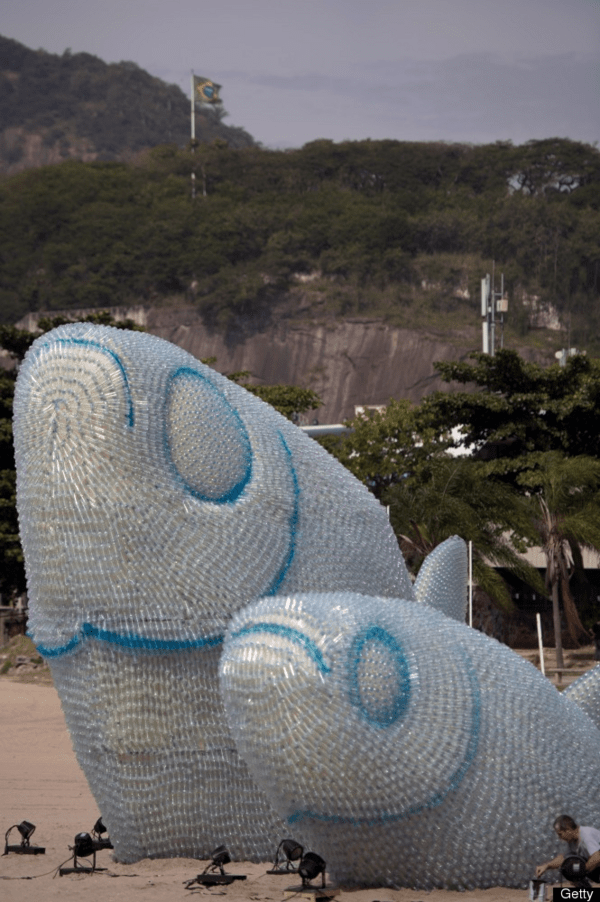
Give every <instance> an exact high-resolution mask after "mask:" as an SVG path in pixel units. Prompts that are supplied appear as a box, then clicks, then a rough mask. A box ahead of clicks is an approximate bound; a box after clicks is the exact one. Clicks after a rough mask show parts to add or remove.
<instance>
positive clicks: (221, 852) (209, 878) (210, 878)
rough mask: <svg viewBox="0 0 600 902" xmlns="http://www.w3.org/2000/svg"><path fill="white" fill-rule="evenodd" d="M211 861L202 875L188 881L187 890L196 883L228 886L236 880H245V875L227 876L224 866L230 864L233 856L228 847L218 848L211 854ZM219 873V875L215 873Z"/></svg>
mask: <svg viewBox="0 0 600 902" xmlns="http://www.w3.org/2000/svg"><path fill="white" fill-rule="evenodd" d="M210 857H211V860H210V861H209V863H208V864H207V865H206V867H205V868H204V870H203V871H202V873H201V874H198V875H197V876H196V877H194V879H193V880H188V881H187V882H186V884H185V888H186V889H190V888H191V887H192V886H193V885H194V883H198V884H201V885H204V886H228V885H229V884H230V883H233V881H234V880H245V879H246V875H245V874H226V873H225V868H224V865H226V864H229V862H230V861H231V855H230V854H229V850H228V849H227V846H217V848H216V849H215V850H214V852H212V853H211V856H210ZM216 871H218V872H219V873H218V874H217V873H215V872H216Z"/></svg>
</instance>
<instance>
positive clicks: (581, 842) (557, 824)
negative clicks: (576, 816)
mask: <svg viewBox="0 0 600 902" xmlns="http://www.w3.org/2000/svg"><path fill="white" fill-rule="evenodd" d="M554 830H555V832H556V835H557V836H558V838H559V839H562V840H563V841H564V842H566V843H567V845H568V846H569V854H570V855H579V856H580V857H581V858H583V860H584V861H585V870H586V874H587V877H588V878H589V879H590V880H593V881H594V882H595V883H598V882H600V830H596V828H595V827H583V826H582V827H580V826H578V825H577V824H576V823H575V821H574V820H573V818H572V817H569V815H568V814H561V816H560V817H557V818H556V820H555V821H554ZM565 858H566V856H565V855H561V854H558V855H557V856H556V857H555V858H553V859H552V861H546V862H545V863H544V864H540V865H538V866H537V868H536V869H535V876H536V877H541V876H542V874H544V873H545V872H546V871H549V870H551V869H552V868H560V866H561V865H562V863H563V862H564V860H565Z"/></svg>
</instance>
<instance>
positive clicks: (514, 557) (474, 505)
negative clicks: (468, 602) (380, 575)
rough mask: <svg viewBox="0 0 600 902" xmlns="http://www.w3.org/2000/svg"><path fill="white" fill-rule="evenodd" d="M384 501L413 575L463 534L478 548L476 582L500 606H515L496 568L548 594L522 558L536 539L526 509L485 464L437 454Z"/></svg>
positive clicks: (475, 556) (475, 570)
mask: <svg viewBox="0 0 600 902" xmlns="http://www.w3.org/2000/svg"><path fill="white" fill-rule="evenodd" d="M383 500H384V503H386V504H389V506H390V521H391V523H392V526H393V528H394V532H395V533H396V536H397V537H398V540H399V542H400V546H401V548H402V550H403V552H404V556H405V558H406V560H407V563H408V565H409V567H410V569H411V570H412V572H413V573H415V574H416V573H418V571H419V569H420V567H421V564H422V563H423V560H424V559H425V557H426V556H427V555H428V554H429V553H430V552H431V551H433V549H434V548H435V547H436V546H437V545H439V544H440V543H441V542H444V541H445V540H446V539H448V538H450V537H451V536H453V535H459V536H460V537H461V538H462V539H464V540H465V541H466V542H469V541H470V542H472V544H473V579H474V581H475V582H476V583H477V584H478V585H479V586H480V587H481V589H483V591H484V592H486V593H487V594H488V595H489V596H490V598H492V599H494V601H495V602H496V603H497V604H498V605H499V606H500V607H502V608H504V609H505V610H510V609H511V607H512V602H511V598H510V594H509V592H508V589H507V587H506V584H505V583H504V581H503V579H502V578H501V577H500V575H499V574H498V571H497V570H496V569H495V568H496V567H504V568H506V569H507V570H509V571H510V572H511V573H512V574H514V575H515V576H517V577H518V578H519V579H522V580H523V581H524V582H526V583H528V584H529V585H530V586H531V587H532V588H534V589H535V590H536V591H538V592H541V593H542V594H543V592H544V585H543V582H542V580H541V578H540V576H539V574H538V572H537V570H535V568H533V567H531V566H529V565H528V564H527V563H526V562H525V560H524V559H523V558H522V557H521V556H520V554H519V553H518V552H519V551H520V552H522V551H524V550H525V542H524V539H526V538H527V537H531V535H532V530H531V523H530V520H529V518H528V511H527V508H526V505H525V503H524V501H523V499H522V498H521V497H520V496H519V495H518V494H517V493H516V492H515V491H513V490H512V489H511V488H509V487H508V486H506V485H503V484H502V483H500V482H497V481H496V480H493V479H490V478H489V477H488V474H487V472H486V468H485V466H484V465H482V464H481V463H480V462H478V461H474V460H472V459H470V458H466V457H450V456H448V455H447V454H438V455H436V456H435V457H432V458H431V459H429V460H428V461H427V462H425V463H423V464H422V465H421V466H420V467H419V468H418V470H417V472H416V473H414V474H412V475H409V476H407V477H406V479H404V480H402V481H401V482H398V483H396V484H395V485H393V486H391V487H390V488H389V489H388V490H387V491H386V492H385V493H384V498H383Z"/></svg>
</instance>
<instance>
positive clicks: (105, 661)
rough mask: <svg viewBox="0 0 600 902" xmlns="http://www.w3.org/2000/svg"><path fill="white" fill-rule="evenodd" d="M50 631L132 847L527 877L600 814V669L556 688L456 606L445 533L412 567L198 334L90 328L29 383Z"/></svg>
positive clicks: (353, 868) (32, 369)
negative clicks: (301, 847)
mask: <svg viewBox="0 0 600 902" xmlns="http://www.w3.org/2000/svg"><path fill="white" fill-rule="evenodd" d="M14 425H15V452H16V458H17V474H18V482H17V489H18V506H19V517H20V525H21V534H22V541H23V548H24V552H25V560H26V566H27V577H28V586H29V595H30V610H31V616H30V631H31V633H32V635H33V637H34V640H35V642H36V644H37V645H38V648H39V649H40V651H41V652H42V653H43V654H44V655H46V657H47V658H48V660H49V661H50V664H51V667H52V673H53V677H54V680H55V684H56V686H57V689H58V691H59V694H60V696H61V700H62V704H63V709H64V711H65V716H66V720H67V724H68V726H69V730H70V732H71V735H72V738H73V743H74V747H75V751H76V753H77V756H78V759H79V761H80V763H81V765H82V767H83V769H84V772H85V773H86V776H87V779H88V781H89V783H90V786H91V788H92V791H93V793H94V795H95V797H96V799H97V801H98V804H99V806H100V810H101V811H102V814H103V817H104V819H105V822H106V824H107V826H108V828H109V830H110V834H111V838H112V839H113V841H114V844H115V851H116V854H117V857H118V858H119V859H120V860H123V861H134V860H136V859H138V858H140V857H142V856H145V855H147V856H176V855H181V856H183V855H189V856H195V857H205V856H207V855H208V854H209V853H210V850H211V849H212V848H214V847H215V846H216V845H219V844H221V843H223V842H224V843H227V844H228V845H229V847H230V850H231V852H232V854H233V856H234V857H236V858H242V857H247V858H252V859H254V860H261V859H262V860H266V859H267V858H268V857H270V855H271V854H272V852H273V850H274V848H275V845H276V843H277V842H278V841H279V839H280V838H282V836H284V835H286V834H289V833H292V834H293V835H294V836H295V837H296V838H297V839H299V840H300V841H301V842H303V843H304V844H305V846H309V847H310V848H312V849H314V850H315V851H317V852H319V854H321V855H323V856H324V857H325V859H326V860H327V863H328V869H329V871H330V874H331V876H332V877H333V878H334V879H336V880H340V881H343V882H345V883H350V884H351V883H354V884H370V885H389V886H414V887H423V888H427V887H434V886H439V887H453V888H457V889H462V888H472V887H486V886H491V885H494V884H499V885H507V886H518V885H523V884H524V883H525V882H526V881H527V880H528V879H529V878H530V877H531V876H532V873H533V867H534V865H535V864H536V863H538V862H541V861H544V860H547V859H548V858H549V857H551V856H552V855H553V853H554V852H555V843H554V841H553V838H552V837H553V834H552V822H553V820H554V818H555V816H556V815H557V814H560V813H563V812H568V813H570V814H571V815H573V816H574V817H575V818H576V819H577V820H579V821H580V822H583V823H594V824H600V802H599V801H598V791H597V787H598V785H599V778H600V757H599V749H600V745H599V743H600V730H599V729H598V727H597V725H596V723H597V722H598V719H599V718H597V717H595V713H596V712H597V710H598V708H599V705H598V690H597V688H596V687H597V683H598V680H597V678H594V677H590V678H587V680H586V681H585V683H584V684H583V688H582V687H581V686H575V687H574V689H573V690H571V691H570V693H569V694H570V695H571V698H568V697H565V694H563V695H562V696H561V695H559V694H558V693H557V692H556V690H555V689H554V688H553V687H552V686H551V684H550V683H548V682H547V681H546V680H545V679H544V678H543V677H542V676H541V675H540V674H539V672H538V671H536V670H535V669H534V668H533V667H532V666H531V665H530V664H528V663H527V662H524V661H522V659H520V658H519V657H518V656H517V655H515V654H514V653H513V652H511V651H510V650H509V649H507V648H505V647H503V646H501V645H499V643H497V642H495V641H494V640H491V639H489V638H487V637H485V636H483V635H481V634H479V633H477V632H476V631H473V630H470V629H469V628H468V627H467V626H466V625H465V624H464V612H465V598H466V591H465V589H466V554H465V549H464V543H462V542H461V540H459V539H456V538H454V539H451V540H449V541H448V542H446V543H444V544H443V545H442V546H440V547H439V548H438V549H436V551H435V552H434V553H433V554H432V555H431V556H430V558H429V559H428V560H427V561H426V562H425V564H424V565H423V567H422V568H421V572H420V574H419V578H418V580H417V582H416V584H415V586H414V587H413V586H412V584H411V581H410V579H409V577H408V574H407V572H406V568H405V566H404V562H403V561H402V559H401V556H400V555H399V553H398V549H397V544H396V542H395V539H394V536H393V534H392V532H391V530H390V528H389V524H388V523H387V518H386V515H385V511H384V510H383V509H382V508H381V507H380V506H379V505H378V503H377V502H376V501H375V500H374V499H373V498H372V497H371V496H370V495H369V494H368V493H367V491H366V489H364V487H363V486H361V485H360V484H359V483H358V482H357V481H356V480H354V478H353V477H351V476H350V474H348V473H347V471H345V470H344V469H343V468H342V467H341V466H340V465H339V464H337V462H336V461H334V460H333V459H332V458H330V457H329V456H328V455H327V454H326V453H325V452H324V451H323V450H322V449H320V448H319V447H318V446H317V445H316V444H315V443H314V442H311V441H310V439H308V438H306V436H304V435H302V434H301V432H300V431H299V430H298V429H296V427H294V426H292V424H290V423H289V422H287V421H286V420H285V419H283V418H282V417H280V416H279V415H278V414H277V413H276V412H275V411H273V410H272V409H271V408H269V407H268V406H267V405H264V404H263V403H262V402H260V401H259V400H258V399H256V398H254V397H253V396H252V395H250V394H248V393H247V392H245V391H244V390H243V389H241V388H240V387H238V386H236V385H235V384H233V383H232V382H230V381H229V380H226V379H225V378H223V377H222V376H219V375H218V374H216V373H215V372H213V371H212V370H210V369H208V368H206V367H204V366H202V364H200V363H198V361H196V360H195V359H194V358H192V357H190V356H189V355H188V354H186V353H185V352H184V351H182V350H181V349H179V348H175V347H173V346H172V345H169V344H168V343H166V342H164V341H161V340H160V339H157V338H154V337H152V336H149V335H143V334H139V333H130V332H123V331H119V330H115V329H111V328H106V327H92V326H87V325H84V324H77V325H72V326H65V327H60V328H59V329H57V330H55V331H54V332H51V333H49V334H48V335H45V336H42V337H41V338H40V339H38V340H37V341H36V343H35V344H34V345H33V347H32V349H31V350H30V352H29V354H28V355H27V357H26V359H25V361H24V363H23V365H22V367H21V371H20V373H19V379H18V383H17V390H16V394H15V424H14Z"/></svg>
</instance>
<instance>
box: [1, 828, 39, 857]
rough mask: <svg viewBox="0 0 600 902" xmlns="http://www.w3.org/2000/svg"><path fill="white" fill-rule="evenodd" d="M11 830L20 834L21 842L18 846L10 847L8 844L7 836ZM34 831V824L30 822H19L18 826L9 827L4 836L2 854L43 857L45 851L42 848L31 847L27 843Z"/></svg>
mask: <svg viewBox="0 0 600 902" xmlns="http://www.w3.org/2000/svg"><path fill="white" fill-rule="evenodd" d="M11 830H18V831H19V833H20V834H21V842H20V843H19V845H18V846H10V845H9V844H8V834H9V833H10V831H11ZM34 831H35V824H32V823H31V821H21V823H20V824H13V825H12V827H9V828H8V830H7V831H6V834H5V836H4V854H5V855H8V853H9V852H16V853H17V855H45V854H46V850H45V848H43V847H42V846H32V845H30V843H29V840H30V838H31V835H32V833H33V832H34Z"/></svg>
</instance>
